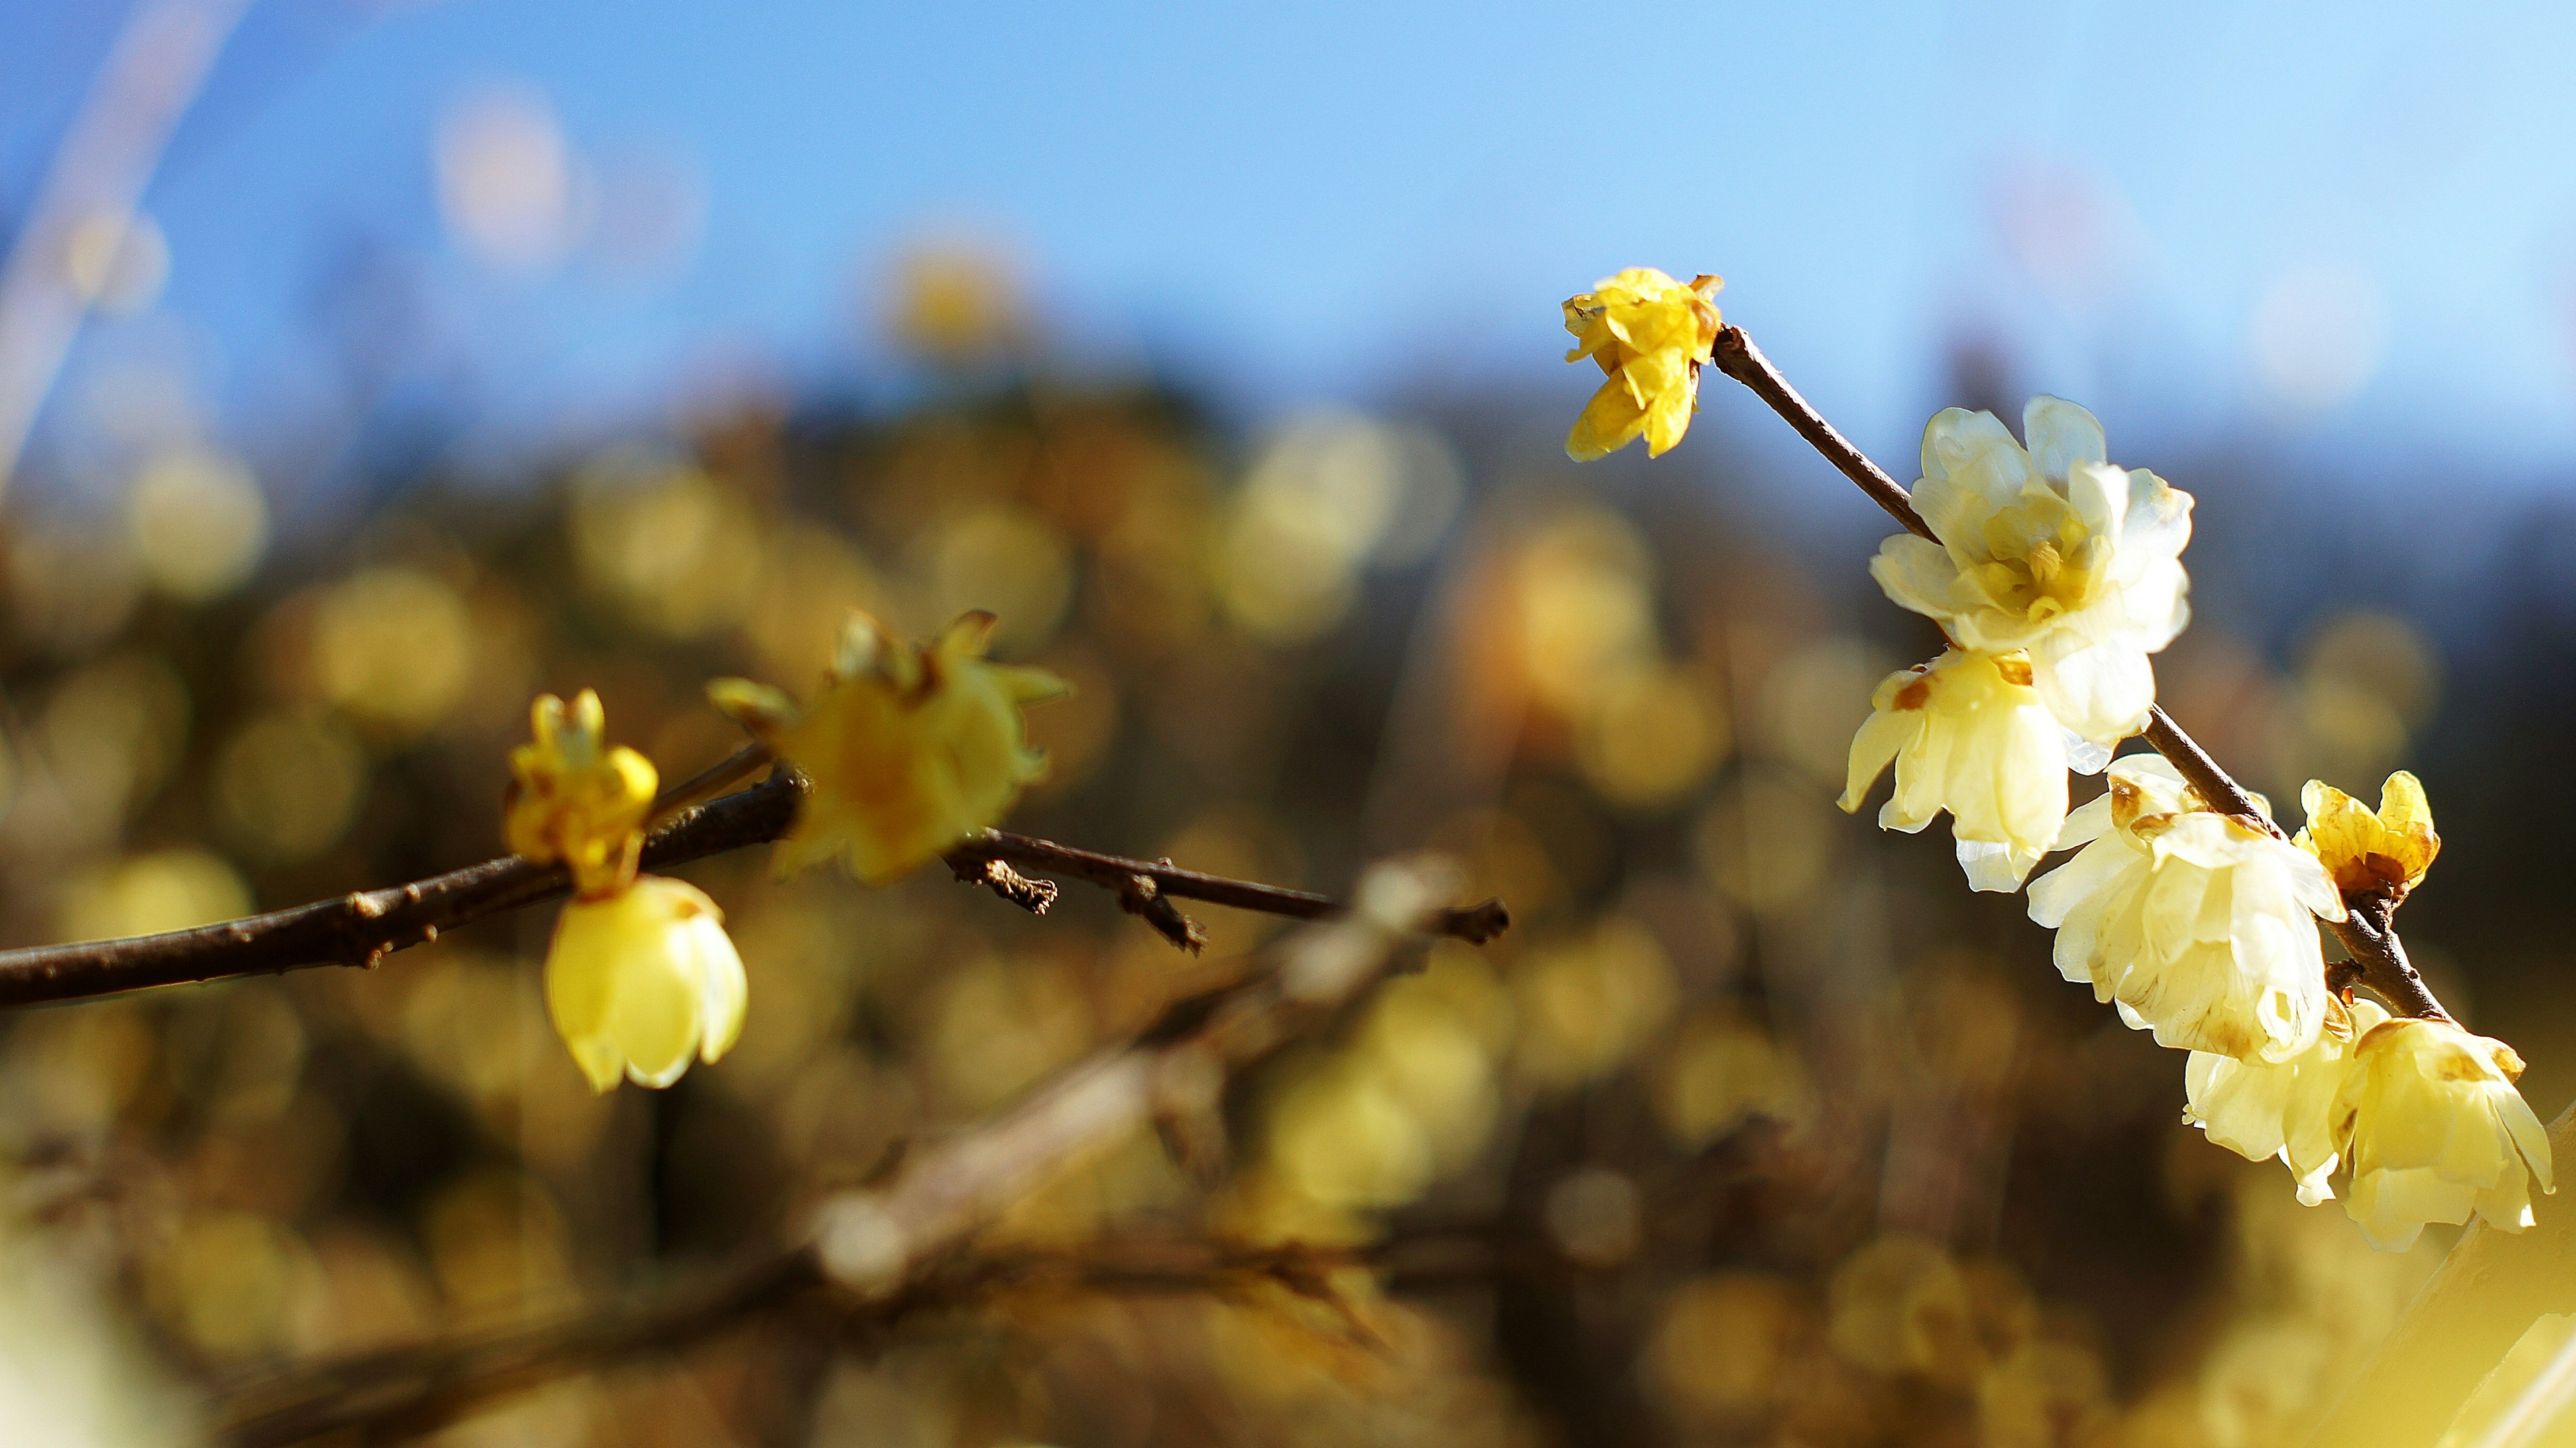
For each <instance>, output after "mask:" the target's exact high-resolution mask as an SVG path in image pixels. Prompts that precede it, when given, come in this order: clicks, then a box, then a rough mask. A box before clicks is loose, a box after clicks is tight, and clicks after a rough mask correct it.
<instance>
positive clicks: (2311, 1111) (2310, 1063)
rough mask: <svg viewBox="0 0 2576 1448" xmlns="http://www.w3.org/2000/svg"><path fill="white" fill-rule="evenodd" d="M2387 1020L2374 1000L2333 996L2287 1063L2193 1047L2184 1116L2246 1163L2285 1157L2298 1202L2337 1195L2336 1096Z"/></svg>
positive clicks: (2339, 1137)
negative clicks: (2305, 1043) (2364, 1044)
mask: <svg viewBox="0 0 2576 1448" xmlns="http://www.w3.org/2000/svg"><path fill="white" fill-rule="evenodd" d="M2387 1019H2388V1012H2386V1011H2384V1010H2381V1009H2380V1008H2379V1007H2378V1006H2377V1005H2376V1004H2374V1003H2372V1002H2370V1001H2354V1002H2353V1003H2352V1004H2351V1005H2349V1006H2347V1005H2345V1004H2344V1003H2343V1002H2341V1001H2339V1000H2336V999H2334V998H2333V997H2331V996H2329V997H2327V999H2326V1025H2325V1029H2324V1030H2323V1031H2321V1032H2319V1033H2318V1035H2317V1040H2316V1044H2315V1045H2312V1046H2310V1047H2308V1049H2306V1050H2305V1051H2302V1052H2300V1053H2299V1054H2298V1055H2295V1056H2292V1057H2291V1058H2289V1059H2288V1060H2286V1061H2279V1062H2269V1061H2239V1060H2237V1059H2235V1058H2234V1057H2231V1056H2220V1055H2214V1054H2212V1053H2210V1052H2208V1051H2194V1052H2192V1053H2191V1061H2190V1064H2188V1065H2186V1066H2185V1067H2184V1068H2183V1098H2184V1104H2183V1111H2182V1119H2183V1120H2184V1121H2185V1122H2187V1123H2189V1124H2191V1125H2193V1126H2197V1127H2199V1128H2200V1129H2201V1130H2203V1131H2205V1132H2207V1133H2209V1139H2210V1140H2212V1141H2214V1142H2217V1143H2218V1144H2219V1145H2220V1146H2223V1147H2226V1148H2227V1149H2228V1150H2230V1151H2232V1152H2235V1153H2236V1154H2237V1155H2239V1156H2242V1157H2244V1158H2245V1159H2246V1160H2247V1161H2264V1160H2267V1159H2269V1158H2272V1157H2278V1158H2280V1160H2281V1163H2282V1164H2283V1165H2284V1166H2287V1167H2288V1168H2289V1169H2290V1175H2291V1176H2293V1177H2296V1178H2297V1179H2298V1184H2299V1200H2300V1201H2302V1202H2305V1203H2307V1204H2308V1205H2309V1206H2312V1207H2313V1206H2315V1205H2316V1204H2317V1203H2319V1202H2322V1201H2326V1200H2328V1199H2330V1198H2332V1197H2333V1196H2334V1188H2332V1187H2330V1186H2328V1185H2327V1184H2326V1178H2327V1176H2328V1175H2330V1174H2331V1173H2332V1172H2333V1171H2334V1169H2335V1164H2336V1163H2337V1162H2339V1161H2341V1160H2342V1153H2343V1148H2344V1146H2345V1144H2346V1142H2347V1140H2348V1132H2344V1133H2339V1132H2338V1130H2337V1120H2336V1113H2335V1098H2336V1096H2337V1095H2339V1094H2340V1093H2341V1092H2342V1090H2343V1083H2344V1081H2345V1078H2346V1077H2347V1076H2349V1075H2350V1073H2351V1070H2352V1062H2353V1046H2354V1045H2355V1043H2357V1042H2358V1041H2359V1040H2360V1039H2361V1038H2362V1037H2363V1036H2366V1035H2368V1034H2369V1033H2370V1031H2371V1030H2372V1028H2374V1027H2376V1026H2378V1025H2379V1024H2380V1023H2381V1022H2383V1021H2386V1020H2387Z"/></svg>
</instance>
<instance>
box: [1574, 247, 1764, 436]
mask: <svg viewBox="0 0 2576 1448" xmlns="http://www.w3.org/2000/svg"><path fill="white" fill-rule="evenodd" d="M1724 285H1725V283H1724V282H1722V281H1720V280H1718V279H1717V278H1716V277H1713V276H1700V277H1696V278H1694V279H1693V280H1692V281H1691V282H1690V284H1689V285H1687V286H1685V285H1683V284H1682V283H1680V282H1677V281H1675V280H1673V279H1672V278H1671V277H1668V276H1666V275H1664V274H1663V273H1662V272H1660V271H1657V270H1655V269H1654V268H1653V267H1649V266H1635V267H1630V268H1628V269H1627V270H1626V271H1623V272H1621V273H1619V274H1618V275H1616V276H1611V277H1604V278H1602V279H1601V280H1600V281H1599V282H1598V283H1596V284H1595V285H1594V287H1593V289H1592V290H1591V291H1588V292H1585V293H1583V294H1582V295H1581V296H1577V297H1570V298H1568V299H1567V300H1566V303H1565V330H1567V331H1568V332H1571V333H1573V334H1574V349H1573V350H1572V351H1570V352H1568V353H1566V354H1565V360H1566V361H1568V362H1577V361H1581V360H1582V359H1583V358H1586V357H1589V358H1591V359H1592V360H1593V361H1595V362H1597V363H1599V364H1600V365H1601V370H1602V371H1603V372H1604V373H1606V374H1608V378H1609V380H1608V381H1605V382H1603V383H1602V384H1601V390H1600V391H1598V392H1595V393H1593V394H1592V400H1591V401H1590V402H1589V403H1587V404H1585V405H1584V408H1583V415H1582V416H1581V417H1578V418H1576V419H1575V421H1574V430H1573V431H1572V432H1570V433H1568V434H1566V438H1565V455H1566V456H1567V457H1570V458H1573V459H1574V460H1575V461H1577V462H1590V461H1591V460H1592V459H1594V458H1598V457H1606V456H1608V455H1609V454H1611V453H1614V452H1617V451H1618V450H1619V449H1621V448H1623V447H1626V446H1627V445H1628V444H1630V443H1632V442H1635V441H1636V440H1637V439H1638V438H1640V437H1643V438H1644V439H1645V440H1646V453H1647V455H1648V456H1650V457H1662V456H1663V455H1664V454H1665V453H1666V452H1669V451H1670V450H1671V449H1672V446H1673V444H1675V443H1678V442H1680V441H1681V440H1682V434H1683V433H1685V432H1688V431H1689V430H1690V423H1691V413H1692V412H1693V411H1694V410H1695V409H1697V408H1698V406H1699V369H1700V367H1701V366H1702V365H1703V364H1704V363H1706V362H1707V361H1708V360H1709V358H1710V356H1711V354H1712V351H1713V349H1714V348H1715V346H1716V344H1717V330H1718V325H1719V319H1718V312H1717V303H1715V302H1714V301H1711V300H1710V298H1711V297H1713V296H1715V295H1716V293H1717V289H1718V288H1719V287H1721V286H1724Z"/></svg>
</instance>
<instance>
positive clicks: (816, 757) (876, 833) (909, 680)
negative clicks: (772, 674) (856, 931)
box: [709, 613, 1065, 884]
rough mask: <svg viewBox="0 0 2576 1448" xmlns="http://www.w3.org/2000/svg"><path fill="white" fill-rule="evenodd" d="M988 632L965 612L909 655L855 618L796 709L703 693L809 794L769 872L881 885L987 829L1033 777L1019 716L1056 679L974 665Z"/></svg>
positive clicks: (1053, 687) (1036, 773) (760, 690)
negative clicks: (788, 767)
mask: <svg viewBox="0 0 2576 1448" xmlns="http://www.w3.org/2000/svg"><path fill="white" fill-rule="evenodd" d="M992 633H993V616H992V615H991V614H989V613H970V614H967V615H965V616H964V617H962V618H960V619H958V620H957V622H955V623H953V624H951V625H949V627H948V631H947V632H946V633H943V634H941V635H940V636H939V641H938V642H937V643H934V644H932V645H930V646H929V647H927V648H919V647H915V646H913V645H911V644H908V643H904V642H901V641H899V640H894V639H889V638H887V637H886V636H885V633H884V631H883V630H882V629H881V628H879V626H878V624H877V621H876V620H875V619H873V618H870V617H868V616H867V615H866V614H863V613H854V614H852V615H851V616H850V623H849V626H848V628H847V629H845V630H844V631H843V633H842V636H841V646H840V653H839V657H838V658H837V659H836V660H835V661H834V663H833V666H832V670H831V673H830V675H829V676H828V677H827V678H826V679H825V681H824V685H823V691H822V693H821V694H820V695H819V696H817V697H816V698H815V700H814V702H813V703H812V704H811V705H810V706H809V707H806V708H803V709H799V708H798V707H797V706H796V703H795V701H794V700H792V699H790V698H788V697H787V695H785V694H783V693H781V692H780V691H778V690H776V689H772V688H768V687H766V686H763V685H759V684H754V683H751V682H749V681H747V680H742V679H720V680H717V681H716V683H715V684H713V685H712V686H710V689H709V693H710V694H711V695H712V697H713V698H714V699H715V702H716V704H717V706H718V707H719V708H722V709H724V710H725V711H726V712H727V713H729V714H732V715H733V716H734V717H735V718H736V719H738V720H740V721H741V722H742V724H743V726H744V727H745V728H747V729H749V730H751V732H752V733H753V735H755V736H756V737H758V738H759V739H760V740H761V741H762V742H764V743H766V744H768V745H769V746H770V747H771V748H772V749H775V750H776V751H777V752H778V754H779V756H780V757H781V758H783V759H785V760H787V761H788V762H789V763H791V764H793V765H795V766H796V768H797V769H798V770H799V771H800V772H802V773H803V774H804V776H805V777H806V779H807V780H809V781H811V782H812V784H813V786H814V792H813V794H812V796H811V797H810V798H809V799H807V801H806V803H805V809H804V812H803V814H802V815H800V816H799V817H798V819H797V821H796V827H795V829H794V830H792V831H791V832H790V833H789V834H788V835H787V837H786V838H785V839H783V840H781V841H780V842H779V846H778V866H779V869H780V870H782V871H792V870H798V869H802V868H804V867H805V866H807V865H810V864H813V863H814V862H816V861H818V860H828V859H833V858H836V857H838V858H841V859H844V860H846V861H847V862H848V865H849V869H850V873H851V874H853V875H856V876H858V877H859V878H860V879H861V880H864V881H867V882H868V883H870V884H882V883H883V882H885V881H888V880H892V879H895V878H897V877H898V876H901V875H904V874H906V873H908V872H910V871H912V870H914V869H916V868H918V867H919V866H921V865H922V864H923V863H925V862H927V861H929V860H930V859H932V858H934V857H935V856H937V855H938V854H939V853H940V852H941V851H942V850H945V849H947V848H948V847H949V846H951V845H954V844H956V843H957V842H958V841H960V840H962V839H964V838H966V837H967V836H968V835H971V834H973V833H975V832H976V831H978V830H981V829H986V828H989V827H990V826H991V825H992V824H993V822H994V821H996V820H998V819H1000V818H1001V817H1002V815H1003V813H1004V812H1005V811H1007V810H1008V809H1009V808H1010V807H1011V805H1012V803H1013V801H1015V800H1017V799H1018V798H1019V796H1020V790H1021V788H1022V787H1023V786H1025V785H1027V784H1029V783H1030V782H1031V781H1033V780H1036V779H1038V778H1040V777H1041V776H1042V775H1044V774H1045V772H1046V756H1045V754H1044V753H1043V752H1041V751H1039V750H1035V749H1031V748H1030V747H1029V746H1028V734H1027V731H1026V728H1025V726H1024V724H1023V722H1022V720H1021V718H1020V709H1021V706H1023V705H1025V704H1032V703H1036V702H1038V701H1040V700H1043V699H1052V698H1056V697H1058V696H1060V695H1062V694H1063V693H1064V692H1065V684H1064V681H1063V680H1062V679H1059V678H1057V677H1056V676H1055V675H1053V674H1050V673H1048V672H1046V671H1045V670H1043V669H1029V668H1015V667H1011V666H1008V665H1002V664H992V663H987V662H985V660H984V648H985V645H986V643H987V642H988V641H989V640H990V639H991V637H992Z"/></svg>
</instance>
